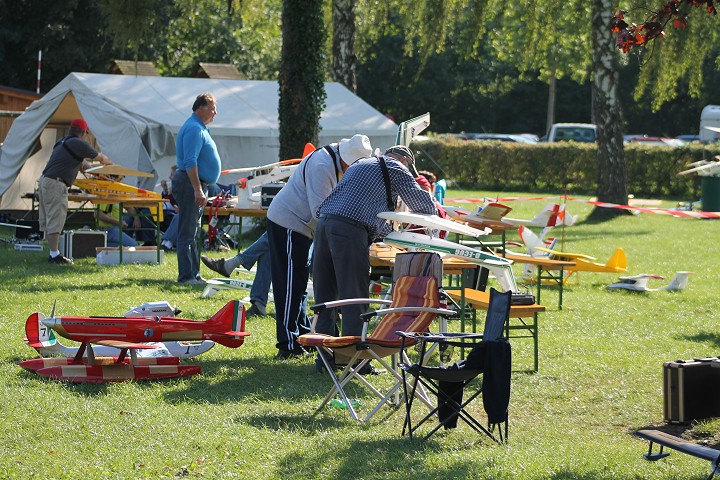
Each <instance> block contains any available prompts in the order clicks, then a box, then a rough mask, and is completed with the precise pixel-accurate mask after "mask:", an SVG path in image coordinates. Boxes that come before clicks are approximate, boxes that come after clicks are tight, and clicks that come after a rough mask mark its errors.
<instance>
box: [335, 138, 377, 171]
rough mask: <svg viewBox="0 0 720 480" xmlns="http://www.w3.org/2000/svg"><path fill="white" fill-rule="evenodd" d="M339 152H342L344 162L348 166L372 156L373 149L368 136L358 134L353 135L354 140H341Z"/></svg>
mask: <svg viewBox="0 0 720 480" xmlns="http://www.w3.org/2000/svg"><path fill="white" fill-rule="evenodd" d="M338 150H340V157H341V158H342V161H343V162H345V163H346V164H348V165H352V164H353V163H355V162H357V161H358V160H360V159H361V158H367V157H369V156H370V155H372V147H371V146H370V139H369V138H368V137H367V135H360V134H357V135H353V136H352V138H343V139H342V140H340V146H339V147H338Z"/></svg>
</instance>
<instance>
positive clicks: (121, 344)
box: [92, 340, 158, 349]
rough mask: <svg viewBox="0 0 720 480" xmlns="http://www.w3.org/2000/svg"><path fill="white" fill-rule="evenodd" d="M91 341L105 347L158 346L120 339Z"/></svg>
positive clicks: (139, 347)
mask: <svg viewBox="0 0 720 480" xmlns="http://www.w3.org/2000/svg"><path fill="white" fill-rule="evenodd" d="M92 343H96V344H98V345H105V346H106V347H115V348H119V349H123V348H137V349H149V348H158V347H157V346H155V345H149V344H147V343H131V342H121V341H120V340H98V341H95V342H92Z"/></svg>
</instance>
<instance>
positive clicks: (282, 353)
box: [275, 345, 308, 360]
mask: <svg viewBox="0 0 720 480" xmlns="http://www.w3.org/2000/svg"><path fill="white" fill-rule="evenodd" d="M305 355H308V351H307V350H305V349H304V348H303V347H301V346H300V345H296V346H295V348H293V349H292V350H287V349H285V348H280V349H278V353H277V354H276V355H275V358H277V359H278V360H287V359H289V358H298V357H304V356H305Z"/></svg>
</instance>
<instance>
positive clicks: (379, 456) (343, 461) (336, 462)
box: [277, 431, 577, 480]
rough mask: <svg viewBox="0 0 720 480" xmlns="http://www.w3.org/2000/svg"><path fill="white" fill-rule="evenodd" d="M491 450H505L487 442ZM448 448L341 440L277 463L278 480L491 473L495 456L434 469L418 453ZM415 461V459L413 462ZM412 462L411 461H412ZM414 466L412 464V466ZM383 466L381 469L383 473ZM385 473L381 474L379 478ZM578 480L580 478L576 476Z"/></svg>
mask: <svg viewBox="0 0 720 480" xmlns="http://www.w3.org/2000/svg"><path fill="white" fill-rule="evenodd" d="M482 443H483V442H482V441H480V440H478V443H475V444H472V445H468V446H467V447H466V448H467V449H472V450H473V451H477V448H478V446H479V445H480V444H482ZM486 446H487V447H488V448H499V449H503V448H504V447H502V446H499V445H495V444H492V445H491V444H490V443H487V445H486ZM445 449H446V447H445V446H443V445H442V444H440V443H437V442H435V441H433V440H432V439H431V440H429V441H427V442H420V441H418V440H410V439H409V438H408V437H400V431H398V435H397V437H396V438H388V439H384V440H378V439H367V440H349V441H348V440H343V439H338V441H337V443H336V447H335V448H334V449H332V451H331V452H330V453H331V454H332V460H328V453H329V452H328V449H327V448H318V449H314V450H307V451H304V452H302V454H301V455H298V454H295V453H293V454H290V455H287V456H286V457H285V458H283V459H281V460H279V461H278V467H277V468H278V476H279V478H293V477H295V476H297V473H298V472H303V476H304V477H305V478H328V477H329V476H330V477H331V478H393V479H412V480H423V479H432V480H435V479H438V478H473V477H475V474H476V473H478V472H482V471H485V472H492V471H493V470H494V469H495V467H494V466H493V463H494V460H493V459H492V457H493V456H492V455H488V456H485V457H484V458H483V457H481V456H478V457H476V458H472V459H467V460H452V461H448V462H446V463H445V464H440V465H438V464H437V463H434V464H433V465H432V467H431V468H427V467H426V466H425V465H424V461H423V458H421V457H418V454H420V455H422V454H423V453H428V454H431V455H435V454H438V453H442V452H443V451H445ZM413 459H414V460H413ZM409 460H410V461H409ZM411 463H412V464H411ZM380 466H381V470H380ZM378 471H382V475H378ZM576 478H577V477H576Z"/></svg>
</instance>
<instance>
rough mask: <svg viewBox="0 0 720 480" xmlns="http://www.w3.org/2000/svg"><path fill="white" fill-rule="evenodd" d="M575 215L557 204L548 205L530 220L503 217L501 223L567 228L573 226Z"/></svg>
mask: <svg viewBox="0 0 720 480" xmlns="http://www.w3.org/2000/svg"><path fill="white" fill-rule="evenodd" d="M576 220H577V215H575V216H573V215H570V214H569V213H567V212H566V210H565V205H564V204H562V205H560V204H558V203H551V204H548V205H547V206H546V207H545V208H544V209H543V210H542V211H541V212H540V213H538V214H537V215H535V218H533V219H532V220H521V219H519V218H508V217H503V219H502V221H503V222H505V223H507V224H510V225H514V226H520V225H525V226H528V227H558V226H560V225H565V226H566V227H569V226H570V225H573V224H575V221H576Z"/></svg>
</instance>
